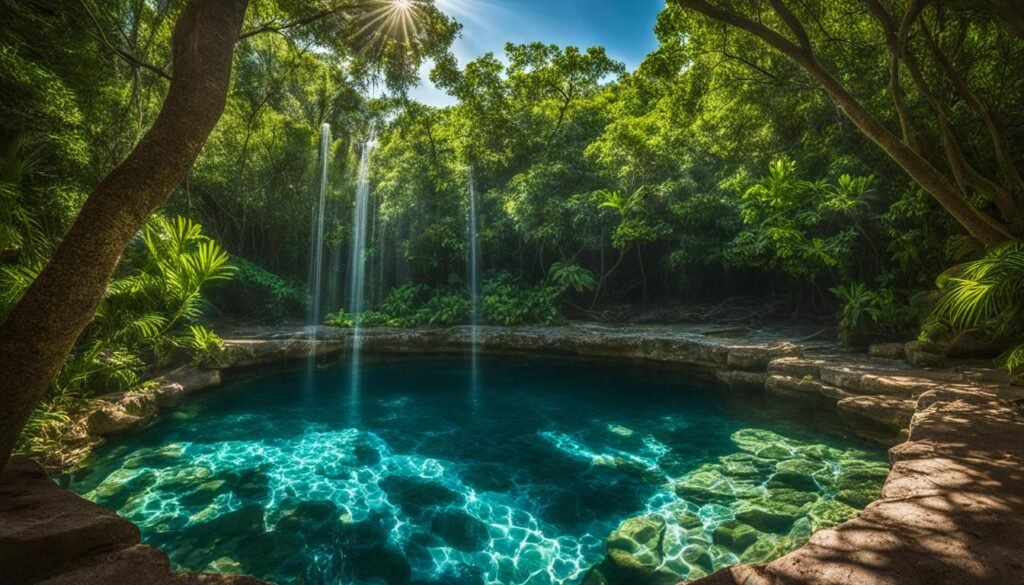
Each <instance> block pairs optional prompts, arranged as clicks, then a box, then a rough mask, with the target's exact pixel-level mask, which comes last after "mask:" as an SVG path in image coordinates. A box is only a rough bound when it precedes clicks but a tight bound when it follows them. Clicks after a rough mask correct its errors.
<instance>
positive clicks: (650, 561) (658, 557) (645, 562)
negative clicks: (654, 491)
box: [584, 514, 679, 585]
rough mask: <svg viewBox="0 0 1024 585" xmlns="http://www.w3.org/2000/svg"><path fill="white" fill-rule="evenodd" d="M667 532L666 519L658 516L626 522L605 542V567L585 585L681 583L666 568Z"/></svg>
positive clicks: (589, 577) (658, 584)
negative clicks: (665, 546) (665, 547)
mask: <svg viewBox="0 0 1024 585" xmlns="http://www.w3.org/2000/svg"><path fill="white" fill-rule="evenodd" d="M665 528H666V524H665V519H664V518H662V517H661V516H658V515H656V514H649V515H646V516H637V517H634V518H629V519H627V520H625V521H624V522H623V523H622V524H620V525H619V527H618V529H616V530H615V531H614V532H612V533H611V535H609V536H608V539H607V541H606V542H605V548H606V550H607V555H606V557H605V561H604V563H602V564H601V566H600V567H598V568H597V570H596V574H592V575H588V576H587V579H586V580H585V581H584V582H586V583H608V584H616V585H618V584H623V585H625V584H627V583H651V584H654V585H669V584H672V583H676V582H678V581H679V575H678V574H676V573H675V572H673V571H671V570H670V569H668V568H667V567H665V566H663V564H664V563H663V561H664V551H663V550H662V546H663V543H664V538H665ZM592 573H593V571H592Z"/></svg>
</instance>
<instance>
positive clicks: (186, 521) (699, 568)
mask: <svg viewBox="0 0 1024 585" xmlns="http://www.w3.org/2000/svg"><path fill="white" fill-rule="evenodd" d="M821 423H822V419H821V417H819V416H813V417H812V418H811V419H808V420H804V421H801V420H797V419H795V418H791V417H788V416H781V415H780V414H779V413H777V412H772V411H770V410H768V409H767V408H766V406H765V405H764V404H762V403H761V401H760V398H758V397H757V396H756V395H754V396H749V395H744V394H738V393H736V392H735V391H730V390H727V389H724V388H721V387H716V386H715V385H712V384H707V383H703V382H697V381H694V380H693V379H692V378H691V377H689V376H687V375H685V374H681V373H674V372H664V371H656V370H653V369H647V368H643V367H639V366H630V365H622V364H611V365H610V364H606V363H598V362H589V361H560V360H540V359H526V358H511V359H484V360H482V362H481V364H480V369H479V371H478V372H476V373H475V374H474V372H473V371H472V370H471V368H470V366H469V363H468V361H467V360H464V359H456V358H432V359H416V358H402V359H378V360H371V361H367V362H364V364H363V370H362V376H361V383H360V384H358V388H353V383H352V376H351V375H350V372H349V371H348V369H347V368H338V369H334V370H329V371H319V372H316V373H315V374H308V373H305V372H302V371H278V372H270V373H264V374H260V375H258V376H257V375H253V376H250V377H247V378H245V379H239V380H236V381H234V382H232V383H231V384H229V385H226V386H224V387H223V388H221V389H219V390H217V391H215V392H211V393H208V394H205V395H200V396H199V397H195V398H193V399H190V400H189V401H187V402H186V403H185V404H183V405H182V406H181V407H180V408H179V409H178V410H177V411H175V412H174V413H173V414H171V415H169V416H167V417H165V418H164V419H163V420H162V421H161V422H160V423H158V424H157V425H155V426H153V427H151V428H149V429H148V430H146V431H145V432H143V433H141V434H138V435H134V436H131V437H126V438H125V439H123V440H121V441H120V442H118V443H117V444H115V445H112V446H110V447H108V448H106V449H104V450H102V451H100V452H98V453H97V454H96V455H95V456H94V457H93V459H92V460H91V461H90V462H89V465H88V467H87V468H86V469H85V470H84V471H82V472H80V473H79V474H78V475H77V476H76V477H74V478H72V479H71V487H72V489H74V490H75V491H77V492H78V493H81V494H83V495H84V496H85V497H87V498H89V499H91V500H94V501H96V502H99V503H101V504H104V505H106V506H108V507H110V508H112V509H114V510H117V511H118V512H119V513H120V514H121V515H123V516H125V517H126V518H128V519H130V520H132V521H133V522H135V523H136V524H138V525H139V526H140V527H141V528H142V533H143V538H144V540H145V541H146V542H148V543H150V544H153V545H156V546H159V547H160V548H162V549H163V550H164V551H166V552H167V553H168V554H169V556H170V557H171V560H172V562H173V563H174V564H175V565H176V566H177V568H179V569H181V570H191V571H219V572H238V573H247V574H252V575H255V576H257V577H260V578H264V579H268V580H273V581H276V582H278V583H282V584H291V583H295V584H299V583H301V584H310V585H312V584H336V583H388V584H398V583H434V584H466V585H470V584H479V583H500V584H524V583H530V584H535V585H546V584H552V583H581V582H583V581H584V579H585V577H586V576H587V573H588V570H589V569H590V568H591V567H592V566H594V565H597V564H599V563H602V562H603V564H601V568H600V569H599V570H600V571H601V572H602V574H603V575H604V578H605V579H606V580H607V581H608V582H609V583H615V582H620V583H624V582H632V583H636V582H637V579H641V578H643V579H649V580H650V581H651V582H669V581H672V580H675V579H676V578H677V577H689V578H693V577H697V576H701V575H704V574H706V573H709V572H711V571H713V570H715V569H718V568H720V567H722V566H725V565H728V564H731V563H736V562H740V561H764V560H770V559H771V558H774V557H777V556H781V555H782V554H785V553H786V552H788V551H789V550H791V549H793V548H795V547H797V546H799V545H800V544H802V543H803V542H804V541H806V539H807V538H808V537H809V536H810V534H811V533H812V532H813V531H814V530H817V529H820V528H823V527H828V526H832V525H835V524H837V523H839V522H841V521H843V520H846V519H847V518H850V517H852V516H854V515H856V513H857V511H858V510H859V509H860V508H862V507H863V506H864V505H865V504H867V503H868V502H869V501H871V500H872V499H874V498H875V497H876V496H877V494H878V490H879V487H880V485H881V483H882V481H883V480H884V478H885V475H886V473H887V466H886V463H885V454H884V452H882V451H881V450H876V449H873V448H869V447H865V446H863V445H861V444H859V443H855V442H852V441H848V440H845V439H843V438H842V437H840V436H836V435H831V434H826V433H825V431H824V430H822V429H821V428H820V424H821ZM606 541H607V547H608V550H609V551H611V552H612V554H609V555H608V560H607V561H604V559H605V552H606Z"/></svg>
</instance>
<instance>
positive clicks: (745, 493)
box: [675, 468, 759, 504]
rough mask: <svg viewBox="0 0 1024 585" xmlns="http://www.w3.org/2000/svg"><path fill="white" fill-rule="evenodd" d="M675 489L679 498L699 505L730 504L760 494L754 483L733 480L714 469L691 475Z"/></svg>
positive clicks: (681, 480) (680, 481) (677, 483)
mask: <svg viewBox="0 0 1024 585" xmlns="http://www.w3.org/2000/svg"><path fill="white" fill-rule="evenodd" d="M675 487H676V494H677V495H678V496H679V497H681V498H685V499H687V500H690V501H693V502H695V503H698V504H710V503H715V502H718V503H721V502H726V503H728V502H732V501H735V500H737V499H745V498H754V497H757V495H758V494H759V492H758V490H757V487H756V486H755V485H754V483H753V482H751V481H746V480H739V479H734V478H731V477H729V476H727V475H724V474H723V473H722V472H721V471H720V470H718V469H713V468H712V469H706V470H704V471H697V472H695V473H691V474H689V475H687V476H685V477H683V478H682V479H680V480H678V481H677V482H676V486H675Z"/></svg>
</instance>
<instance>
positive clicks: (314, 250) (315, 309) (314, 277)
mask: <svg viewBox="0 0 1024 585" xmlns="http://www.w3.org/2000/svg"><path fill="white" fill-rule="evenodd" d="M330 154H331V125H330V124H324V125H323V126H321V127H320V197H319V199H318V201H317V206H316V209H315V210H314V213H313V225H312V226H311V227H312V239H311V243H312V247H311V249H310V254H309V294H310V302H309V306H308V307H307V309H306V326H307V330H308V331H309V332H310V333H311V334H312V336H313V340H314V342H315V341H316V332H317V330H318V328H319V327H320V326H321V325H323V314H322V311H323V271H324V215H325V208H326V207H327V163H328V159H329V158H330Z"/></svg>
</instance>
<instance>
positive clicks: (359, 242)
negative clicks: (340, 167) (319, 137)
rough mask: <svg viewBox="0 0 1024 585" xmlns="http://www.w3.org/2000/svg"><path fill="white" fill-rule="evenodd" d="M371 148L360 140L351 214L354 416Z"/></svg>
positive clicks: (352, 384)
mask: <svg viewBox="0 0 1024 585" xmlns="http://www.w3.org/2000/svg"><path fill="white" fill-rule="evenodd" d="M372 148H373V142H372V139H371V140H368V141H366V143H364V144H363V152H362V155H361V156H360V159H359V183H358V185H357V187H356V200H355V210H354V213H353V215H352V256H351V261H350V262H349V286H350V287H351V288H350V293H349V294H350V296H349V312H350V313H352V315H354V316H355V317H354V318H355V322H354V323H353V327H352V362H351V371H352V375H351V386H352V389H351V392H352V395H351V397H352V398H351V404H350V413H351V416H353V417H355V416H356V412H357V410H356V409H357V407H358V403H359V390H360V382H361V371H360V368H361V361H362V356H361V353H362V335H361V331H360V329H361V325H360V323H359V315H360V314H361V313H362V312H363V309H364V306H363V305H364V303H365V297H366V228H367V216H368V207H369V200H370V150H371V149H372Z"/></svg>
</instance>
